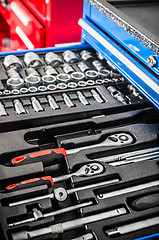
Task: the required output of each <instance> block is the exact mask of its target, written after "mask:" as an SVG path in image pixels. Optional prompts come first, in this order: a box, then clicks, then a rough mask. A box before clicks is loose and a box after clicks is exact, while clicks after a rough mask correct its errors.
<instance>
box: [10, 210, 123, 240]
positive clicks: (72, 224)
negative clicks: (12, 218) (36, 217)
mask: <svg viewBox="0 0 159 240" xmlns="http://www.w3.org/2000/svg"><path fill="white" fill-rule="evenodd" d="M126 213H127V210H126V209H125V208H124V207H121V208H116V209H113V210H110V211H107V212H102V213H98V214H94V215H91V216H87V217H83V218H77V219H74V220H70V221H68V222H63V223H58V224H55V225H50V226H48V227H43V228H39V229H36V230H32V231H26V230H23V231H20V232H14V233H12V234H11V236H12V240H28V239H32V238H35V237H39V236H44V235H46V234H54V233H55V234H62V233H64V232H66V231H70V230H73V229H78V228H81V227H84V226H85V225H86V224H89V223H94V222H97V221H101V220H104V219H108V218H112V217H116V216H121V215H123V214H126Z"/></svg>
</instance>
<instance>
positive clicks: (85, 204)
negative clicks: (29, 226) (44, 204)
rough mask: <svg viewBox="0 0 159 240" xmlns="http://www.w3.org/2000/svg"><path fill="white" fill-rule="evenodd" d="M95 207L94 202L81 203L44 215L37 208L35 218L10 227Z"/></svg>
mask: <svg viewBox="0 0 159 240" xmlns="http://www.w3.org/2000/svg"><path fill="white" fill-rule="evenodd" d="M91 205H93V202H92V201H89V202H85V203H80V204H77V205H74V206H70V207H66V208H62V209H59V210H56V211H53V212H49V213H44V214H43V213H42V212H41V211H40V210H38V209H37V208H34V209H33V217H30V218H27V219H24V220H21V221H18V222H14V223H10V224H9V227H13V226H17V225H21V224H25V223H29V222H35V221H37V220H40V219H43V218H47V217H52V216H57V215H60V214H64V213H68V212H71V211H74V210H78V209H80V208H84V207H88V206H91Z"/></svg>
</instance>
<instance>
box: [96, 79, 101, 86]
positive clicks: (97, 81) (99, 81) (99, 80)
mask: <svg viewBox="0 0 159 240" xmlns="http://www.w3.org/2000/svg"><path fill="white" fill-rule="evenodd" d="M95 83H96V84H97V85H101V84H103V79H97V80H96V81H95Z"/></svg>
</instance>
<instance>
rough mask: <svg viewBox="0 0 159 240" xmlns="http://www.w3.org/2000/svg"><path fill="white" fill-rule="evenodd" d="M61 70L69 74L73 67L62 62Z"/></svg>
mask: <svg viewBox="0 0 159 240" xmlns="http://www.w3.org/2000/svg"><path fill="white" fill-rule="evenodd" d="M63 71H64V72H65V73H66V74H70V73H73V72H74V69H73V67H72V66H70V65H68V64H64V65H63Z"/></svg>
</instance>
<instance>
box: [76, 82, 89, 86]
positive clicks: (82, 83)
mask: <svg viewBox="0 0 159 240" xmlns="http://www.w3.org/2000/svg"><path fill="white" fill-rule="evenodd" d="M77 84H78V86H79V87H85V86H87V83H86V82H85V81H79V82H78V83H77Z"/></svg>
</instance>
